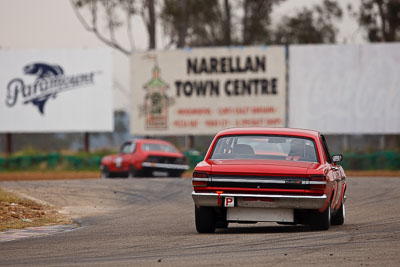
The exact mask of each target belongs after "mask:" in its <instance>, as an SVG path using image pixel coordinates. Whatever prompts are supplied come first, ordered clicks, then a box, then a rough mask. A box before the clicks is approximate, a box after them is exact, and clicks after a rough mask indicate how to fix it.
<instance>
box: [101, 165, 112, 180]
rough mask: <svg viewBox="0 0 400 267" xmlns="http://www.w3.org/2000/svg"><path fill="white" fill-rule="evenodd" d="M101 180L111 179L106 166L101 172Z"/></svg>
mask: <svg viewBox="0 0 400 267" xmlns="http://www.w3.org/2000/svg"><path fill="white" fill-rule="evenodd" d="M101 178H111V173H110V170H109V169H108V167H107V166H104V167H103V169H102V170H101Z"/></svg>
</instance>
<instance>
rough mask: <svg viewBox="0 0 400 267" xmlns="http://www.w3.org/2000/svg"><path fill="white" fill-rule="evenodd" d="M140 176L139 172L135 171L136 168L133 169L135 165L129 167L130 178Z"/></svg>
mask: <svg viewBox="0 0 400 267" xmlns="http://www.w3.org/2000/svg"><path fill="white" fill-rule="evenodd" d="M137 176H138V172H137V170H136V169H135V167H133V165H130V166H129V172H128V178H135V177H137Z"/></svg>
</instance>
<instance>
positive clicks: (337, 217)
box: [331, 199, 346, 225]
mask: <svg viewBox="0 0 400 267" xmlns="http://www.w3.org/2000/svg"><path fill="white" fill-rule="evenodd" d="M343 201H344V199H342V205H340V208H339V209H338V211H337V212H336V213H335V214H334V215H332V219H331V224H332V225H342V224H344V218H345V217H346V207H345V205H344V202H343Z"/></svg>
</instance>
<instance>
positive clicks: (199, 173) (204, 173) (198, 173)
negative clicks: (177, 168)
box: [193, 172, 208, 178]
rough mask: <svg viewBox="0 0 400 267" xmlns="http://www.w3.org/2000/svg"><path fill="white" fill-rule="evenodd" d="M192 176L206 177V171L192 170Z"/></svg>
mask: <svg viewBox="0 0 400 267" xmlns="http://www.w3.org/2000/svg"><path fill="white" fill-rule="evenodd" d="M193 178H208V173H206V172H193Z"/></svg>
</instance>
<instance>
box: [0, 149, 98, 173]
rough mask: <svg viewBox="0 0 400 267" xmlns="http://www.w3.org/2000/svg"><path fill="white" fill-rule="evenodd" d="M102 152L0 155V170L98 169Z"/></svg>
mask: <svg viewBox="0 0 400 267" xmlns="http://www.w3.org/2000/svg"><path fill="white" fill-rule="evenodd" d="M102 157H103V155H102V154H90V153H78V154H76V155H62V154H60V153H50V154H43V155H40V154H39V155H13V156H9V157H0V171H5V170H9V171H15V170H35V169H50V170H54V169H62V170H98V169H99V167H100V163H101V158H102Z"/></svg>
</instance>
